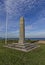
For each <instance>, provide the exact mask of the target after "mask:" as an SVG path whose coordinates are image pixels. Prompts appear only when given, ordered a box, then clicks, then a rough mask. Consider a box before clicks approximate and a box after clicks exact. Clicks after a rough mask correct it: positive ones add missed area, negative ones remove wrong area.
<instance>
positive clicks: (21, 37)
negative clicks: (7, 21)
mask: <svg viewBox="0 0 45 65" xmlns="http://www.w3.org/2000/svg"><path fill="white" fill-rule="evenodd" d="M24 42H25V22H24V18H23V17H21V18H20V32H19V44H21V45H24Z"/></svg>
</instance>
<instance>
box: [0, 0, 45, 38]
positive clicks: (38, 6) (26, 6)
mask: <svg viewBox="0 0 45 65" xmlns="http://www.w3.org/2000/svg"><path fill="white" fill-rule="evenodd" d="M21 16H23V17H24V19H25V37H29V38H45V0H0V37H5V33H6V22H7V36H8V37H19V21H20V17H21Z"/></svg>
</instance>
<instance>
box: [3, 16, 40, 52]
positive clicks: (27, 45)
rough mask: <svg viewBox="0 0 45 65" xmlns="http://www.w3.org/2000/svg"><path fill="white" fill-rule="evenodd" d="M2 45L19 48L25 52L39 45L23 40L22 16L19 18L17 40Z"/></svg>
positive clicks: (23, 23) (23, 24) (23, 25)
mask: <svg viewBox="0 0 45 65" xmlns="http://www.w3.org/2000/svg"><path fill="white" fill-rule="evenodd" d="M4 47H8V48H12V49H17V50H21V51H25V52H27V51H31V50H32V49H35V48H37V47H39V46H38V45H37V44H35V43H26V42H25V21H24V18H23V17H21V18H20V32H19V42H18V43H12V44H7V45H5V46H4Z"/></svg>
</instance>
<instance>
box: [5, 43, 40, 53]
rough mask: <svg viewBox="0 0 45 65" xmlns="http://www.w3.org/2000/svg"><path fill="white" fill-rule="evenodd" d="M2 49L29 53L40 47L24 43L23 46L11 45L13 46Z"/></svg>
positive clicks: (9, 45)
mask: <svg viewBox="0 0 45 65" xmlns="http://www.w3.org/2000/svg"><path fill="white" fill-rule="evenodd" d="M4 47H7V48H11V49H16V50H21V51H25V52H28V51H31V50H33V49H35V48H38V47H40V46H39V45H37V44H34V43H30V44H29V43H24V44H21V45H20V44H18V43H13V44H7V45H4Z"/></svg>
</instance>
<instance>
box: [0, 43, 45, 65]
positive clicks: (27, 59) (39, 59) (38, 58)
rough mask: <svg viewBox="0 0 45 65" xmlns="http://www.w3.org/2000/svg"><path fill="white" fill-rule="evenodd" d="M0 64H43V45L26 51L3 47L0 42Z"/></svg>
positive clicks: (44, 54)
mask: <svg viewBox="0 0 45 65" xmlns="http://www.w3.org/2000/svg"><path fill="white" fill-rule="evenodd" d="M0 65H45V45H40V48H38V49H35V50H32V51H30V52H27V53H26V52H22V51H17V50H13V49H8V48H4V47H3V43H2V42H0Z"/></svg>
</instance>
